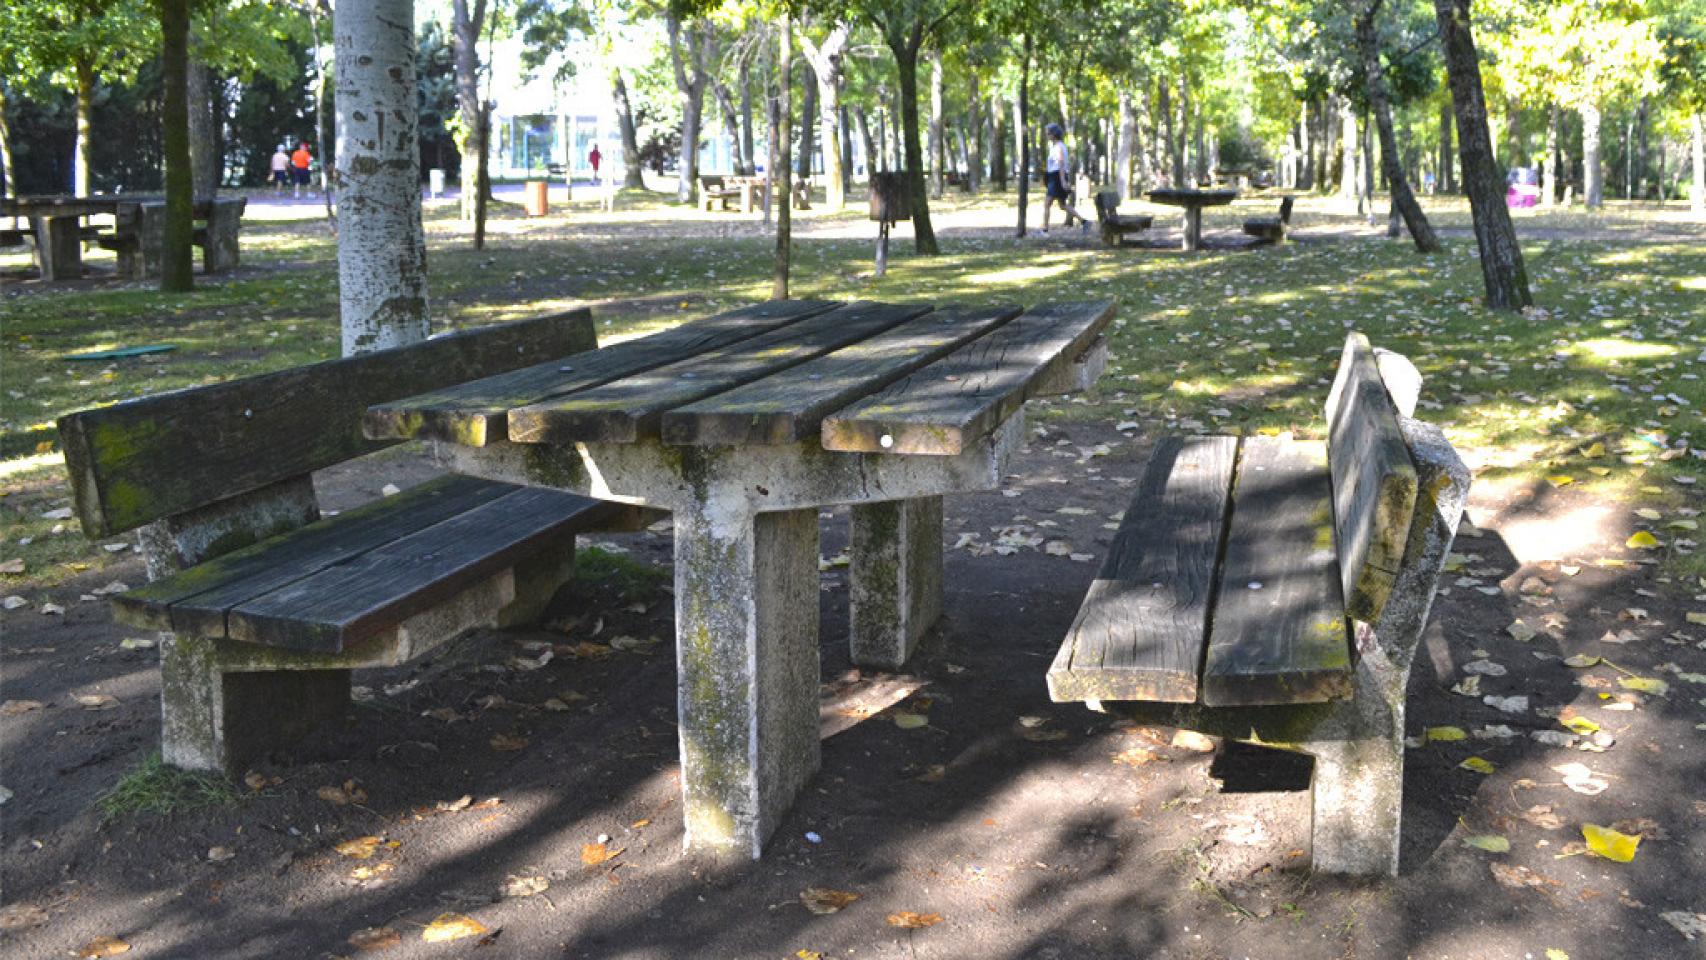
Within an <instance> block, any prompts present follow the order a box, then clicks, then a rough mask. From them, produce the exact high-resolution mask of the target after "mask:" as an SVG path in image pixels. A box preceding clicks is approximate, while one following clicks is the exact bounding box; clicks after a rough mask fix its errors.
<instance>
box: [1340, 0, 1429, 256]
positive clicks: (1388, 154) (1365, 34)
mask: <svg viewBox="0 0 1706 960" xmlns="http://www.w3.org/2000/svg"><path fill="white" fill-rule="evenodd" d="M1381 3H1382V0H1372V2H1371V3H1370V4H1369V5H1368V7H1367V9H1366V10H1364V11H1363V13H1362V15H1361V16H1359V17H1357V19H1356V35H1357V46H1358V47H1359V48H1360V49H1361V51H1362V65H1363V77H1364V79H1365V82H1366V84H1367V87H1368V89H1367V94H1368V102H1369V106H1370V108H1371V109H1372V110H1373V113H1374V124H1375V126H1376V127H1377V128H1378V129H1379V131H1380V161H1381V167H1382V168H1383V169H1384V170H1385V172H1386V182H1387V188H1388V189H1389V190H1391V191H1392V205H1393V206H1395V207H1397V208H1398V213H1399V215H1400V216H1402V217H1403V218H1404V225H1405V226H1406V227H1408V228H1409V231H1410V238H1411V239H1412V240H1414V241H1415V243H1416V249H1417V250H1418V251H1420V252H1422V253H1433V252H1434V251H1436V250H1438V249H1439V238H1438V237H1436V236H1434V231H1433V226H1432V225H1430V224H1429V223H1428V218H1427V216H1426V215H1425V214H1423V213H1422V205H1421V204H1420V203H1417V202H1416V195H1415V194H1414V193H1412V192H1411V191H1410V182H1409V181H1408V180H1407V179H1405V177H1404V166H1403V164H1402V163H1401V162H1400V161H1399V157H1398V137H1397V136H1396V135H1395V134H1394V133H1393V132H1392V110H1391V105H1390V103H1389V102H1388V100H1387V95H1386V75H1385V72H1384V71H1383V70H1382V69H1381V66H1380V35H1379V34H1378V32H1377V31H1376V27H1375V22H1374V18H1375V15H1376V14H1378V13H1379V12H1380V5H1381Z"/></svg>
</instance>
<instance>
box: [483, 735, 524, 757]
mask: <svg viewBox="0 0 1706 960" xmlns="http://www.w3.org/2000/svg"><path fill="white" fill-rule="evenodd" d="M486 742H487V743H489V744H491V747H492V749H493V750H496V751H498V752H499V753H513V752H514V751H516V750H521V749H523V748H525V747H526V746H527V744H528V739H527V738H526V737H514V736H510V735H509V734H507V733H500V734H497V735H496V736H494V737H492V739H490V740H488V741H486Z"/></svg>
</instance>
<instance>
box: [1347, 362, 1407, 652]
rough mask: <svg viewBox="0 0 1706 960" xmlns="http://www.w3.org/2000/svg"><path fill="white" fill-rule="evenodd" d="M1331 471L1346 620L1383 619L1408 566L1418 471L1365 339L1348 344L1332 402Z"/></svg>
mask: <svg viewBox="0 0 1706 960" xmlns="http://www.w3.org/2000/svg"><path fill="white" fill-rule="evenodd" d="M1327 430H1328V433H1327V464H1328V468H1329V469H1330V470H1331V472H1332V477H1333V528H1334V532H1335V539H1334V542H1335V544H1336V547H1337V550H1338V555H1339V568H1340V578H1341V582H1342V583H1343V587H1344V595H1345V612H1346V613H1348V614H1350V615H1351V616H1352V617H1355V618H1356V619H1358V620H1364V621H1369V622H1372V621H1373V620H1374V619H1375V618H1376V617H1378V616H1379V615H1380V610H1381V608H1382V607H1383V606H1385V604H1386V598H1387V597H1388V596H1389V595H1390V594H1391V592H1392V582H1393V580H1394V578H1395V577H1396V576H1397V573H1398V567H1399V564H1400V563H1401V562H1402V560H1403V559H1404V542H1405V538H1406V537H1407V536H1408V534H1409V531H1410V517H1411V514H1412V513H1414V511H1415V506H1416V466H1415V464H1414V463H1413V462H1411V460H1410V451H1409V450H1408V449H1407V448H1406V447H1405V446H1404V435H1403V433H1402V432H1401V431H1400V430H1399V428H1398V415H1397V412H1396V411H1395V410H1394V409H1393V405H1392V398H1391V397H1390V396H1389V395H1388V394H1387V392H1386V387H1385V385H1384V384H1383V383H1382V381H1381V379H1380V372H1379V370H1378V369H1377V367H1376V365H1375V360H1374V351H1373V350H1372V349H1370V347H1369V344H1368V338H1367V337H1365V336H1363V335H1362V334H1360V333H1352V334H1351V335H1350V336H1348V337H1346V338H1345V348H1344V352H1343V354H1342V356H1341V357H1340V360H1339V370H1338V373H1337V375H1336V376H1335V378H1334V382H1333V388H1332V391H1331V392H1330V393H1329V394H1328V399H1327Z"/></svg>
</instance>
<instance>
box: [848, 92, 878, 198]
mask: <svg viewBox="0 0 1706 960" xmlns="http://www.w3.org/2000/svg"><path fill="white" fill-rule="evenodd" d="M853 123H854V125H855V126H857V127H858V128H859V142H860V143H861V144H863V145H864V150H865V182H866V183H869V182H870V181H871V174H872V173H873V172H875V171H876V169H877V146H876V143H875V142H874V141H872V140H871V119H870V117H869V116H867V115H866V114H865V108H864V107H854V108H853Z"/></svg>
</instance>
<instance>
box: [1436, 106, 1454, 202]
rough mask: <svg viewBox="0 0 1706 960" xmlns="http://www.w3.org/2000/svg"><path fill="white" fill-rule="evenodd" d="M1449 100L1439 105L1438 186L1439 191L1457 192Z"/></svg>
mask: <svg viewBox="0 0 1706 960" xmlns="http://www.w3.org/2000/svg"><path fill="white" fill-rule="evenodd" d="M1452 122H1453V120H1452V113H1451V100H1450V99H1449V98H1447V100H1446V101H1445V102H1444V103H1442V104H1440V105H1439V181H1438V182H1439V188H1438V191H1439V192H1440V193H1446V194H1450V193H1456V192H1457V176H1456V166H1457V165H1456V163H1455V162H1453V160H1452V157H1453V155H1454V154H1455V153H1456V152H1457V151H1456V150H1455V149H1454V148H1453V147H1452V145H1451V125H1452Z"/></svg>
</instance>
